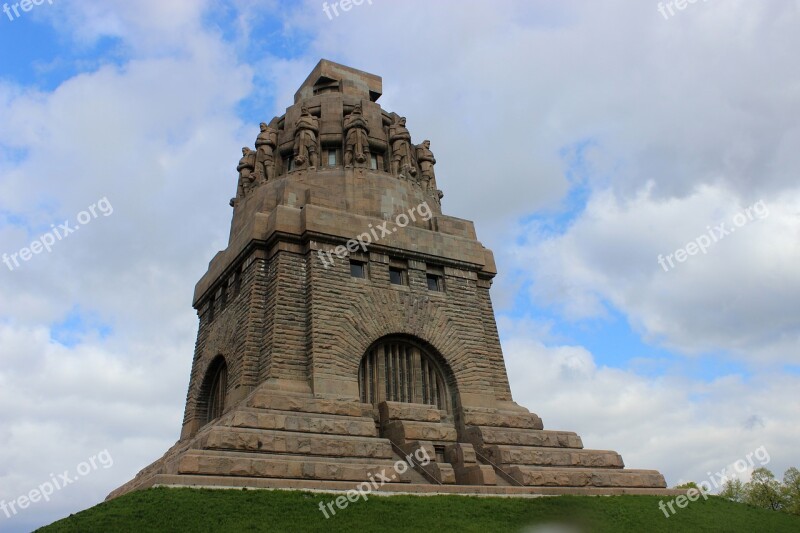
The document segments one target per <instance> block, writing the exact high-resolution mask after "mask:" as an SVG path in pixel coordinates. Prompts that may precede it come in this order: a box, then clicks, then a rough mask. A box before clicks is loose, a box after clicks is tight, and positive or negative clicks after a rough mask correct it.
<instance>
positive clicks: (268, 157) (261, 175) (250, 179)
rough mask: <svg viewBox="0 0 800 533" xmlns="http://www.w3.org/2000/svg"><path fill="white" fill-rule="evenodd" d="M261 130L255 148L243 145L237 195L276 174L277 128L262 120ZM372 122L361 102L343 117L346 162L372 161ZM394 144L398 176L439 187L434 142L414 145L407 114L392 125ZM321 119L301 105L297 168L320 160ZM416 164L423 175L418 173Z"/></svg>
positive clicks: (393, 167) (364, 163) (295, 149)
mask: <svg viewBox="0 0 800 533" xmlns="http://www.w3.org/2000/svg"><path fill="white" fill-rule="evenodd" d="M260 128H261V132H260V133H259V135H258V137H257V138H256V149H255V151H253V150H251V149H250V148H248V147H244V148H242V159H241V160H239V165H238V166H237V167H236V168H237V170H238V171H239V187H238V190H237V198H241V197H243V196H244V195H246V194H247V192H248V191H249V190H250V189H251V188H253V187H254V186H256V185H257V184H259V183H263V182H264V181H269V180H272V179H274V178H275V163H276V161H275V151H276V150H277V147H278V132H277V131H276V130H275V129H274V128H271V127H269V126H268V125H267V124H266V123H264V122H262V123H261V125H260ZM369 131H370V130H369V124H368V123H367V119H366V118H365V117H364V114H363V109H362V107H361V104H357V105H356V106H355V107H354V109H353V111H352V112H351V113H350V114H349V115H347V116H346V117H345V119H344V138H345V141H344V166H345V168H353V167H366V166H367V165H368V163H369V154H370V150H369ZM388 134H389V135H388V136H389V145H390V147H391V153H392V157H391V169H390V170H391V173H392V174H393V175H395V176H397V177H399V178H403V179H408V180H412V181H415V182H418V183H419V184H420V185H421V186H422V187H423V188H425V189H430V190H433V191H435V190H436V176H435V175H434V169H433V167H434V165H435V164H436V158H435V157H434V156H433V152H431V142H430V141H427V140H426V141H424V142H423V143H422V144H420V145H417V146H414V145H413V144H412V143H411V134H410V133H409V131H408V129H407V128H406V119H405V117H399V118H398V119H397V120H395V122H394V123H393V124H392V125H390V126H389V131H388ZM318 138H319V119H318V118H316V117H315V116H314V115H312V114H311V113H310V112H309V110H308V108H307V107H306V106H302V108H301V113H300V118H298V119H297V123H296V125H295V136H294V146H293V158H294V165H295V167H296V168H304V167H305V168H309V169H313V168H316V167H317V166H318V164H319V153H318V150H317V144H318ZM417 165H419V169H420V172H419V174H420V176H419V177H417Z"/></svg>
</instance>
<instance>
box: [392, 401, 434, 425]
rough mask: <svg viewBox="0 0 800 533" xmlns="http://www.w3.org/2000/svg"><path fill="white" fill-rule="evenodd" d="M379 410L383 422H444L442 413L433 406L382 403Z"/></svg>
mask: <svg viewBox="0 0 800 533" xmlns="http://www.w3.org/2000/svg"><path fill="white" fill-rule="evenodd" d="M378 409H379V411H380V415H381V421H382V422H388V421H389V420H415V421H419V422H437V423H438V422H441V421H442V412H441V411H440V410H439V409H438V408H436V407H434V406H433V405H424V404H418V403H400V402H381V404H380V405H379V406H378Z"/></svg>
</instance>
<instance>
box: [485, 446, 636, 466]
mask: <svg viewBox="0 0 800 533" xmlns="http://www.w3.org/2000/svg"><path fill="white" fill-rule="evenodd" d="M481 453H482V454H483V455H485V456H486V457H487V458H488V459H489V460H491V461H492V462H493V463H496V464H519V465H533V466H566V467H586V468H624V467H625V463H624V462H623V461H622V456H621V455H619V454H618V453H617V452H613V451H606V450H584V449H581V450H579V449H565V448H546V447H533V446H508V445H491V446H485V447H483V448H482V449H481Z"/></svg>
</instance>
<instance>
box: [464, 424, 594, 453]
mask: <svg viewBox="0 0 800 533" xmlns="http://www.w3.org/2000/svg"><path fill="white" fill-rule="evenodd" d="M465 435H466V438H467V440H468V441H469V442H471V443H472V444H473V445H475V447H477V448H484V447H485V446H487V445H490V444H509V445H514V446H538V447H547V448H575V449H582V448H583V442H582V441H581V438H580V437H579V436H578V435H577V434H576V433H572V432H570V431H547V430H537V429H513V428H495V427H486V426H470V427H467V428H466V431H465Z"/></svg>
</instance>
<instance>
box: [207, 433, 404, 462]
mask: <svg viewBox="0 0 800 533" xmlns="http://www.w3.org/2000/svg"><path fill="white" fill-rule="evenodd" d="M201 446H202V447H203V448H204V449H217V450H237V451H254V452H272V453H287V454H294V455H324V456H329V457H369V458H373V459H391V458H392V457H393V453H392V446H391V444H389V442H388V441H387V440H385V439H378V438H365V437H361V438H359V437H343V436H330V435H315V434H303V433H300V434H298V433H289V432H282V431H260V430H248V429H239V428H224V427H220V428H214V429H213V430H212V431H211V432H210V433H209V434H208V435H207V436H205V437H204V439H203V442H202V444H201Z"/></svg>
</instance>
